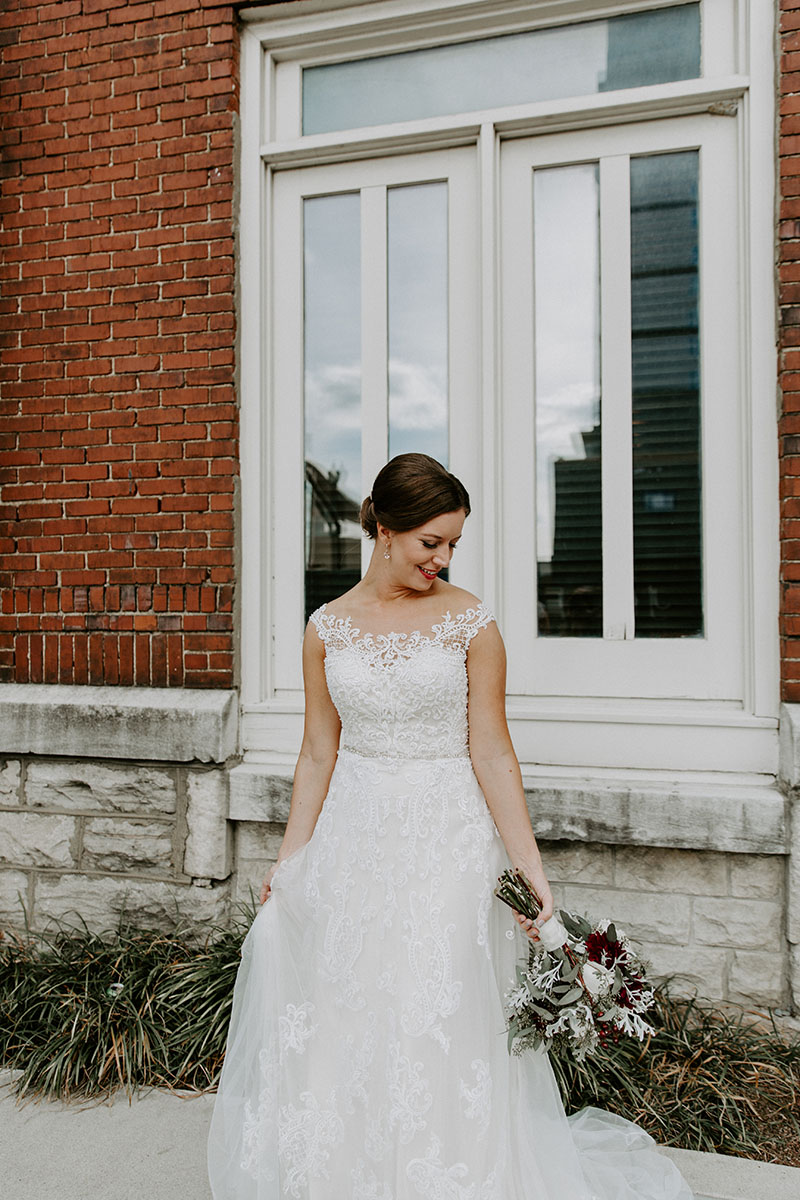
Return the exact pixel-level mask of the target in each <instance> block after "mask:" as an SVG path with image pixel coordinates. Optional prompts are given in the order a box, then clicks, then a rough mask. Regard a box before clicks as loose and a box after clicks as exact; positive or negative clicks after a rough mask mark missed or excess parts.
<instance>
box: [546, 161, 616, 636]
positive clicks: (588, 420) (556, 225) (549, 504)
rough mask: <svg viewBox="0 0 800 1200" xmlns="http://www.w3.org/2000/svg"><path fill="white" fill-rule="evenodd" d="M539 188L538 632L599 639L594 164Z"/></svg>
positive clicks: (558, 170) (557, 175)
mask: <svg viewBox="0 0 800 1200" xmlns="http://www.w3.org/2000/svg"><path fill="white" fill-rule="evenodd" d="M533 178H534V188H533V198H534V199H533V202H534V304H535V321H534V324H535V340H534V345H535V347H536V368H535V388H536V548H537V550H536V557H537V580H538V586H537V592H538V596H537V602H538V629H539V634H540V635H542V636H551V637H601V636H602V632H603V602H602V581H603V557H602V491H601V469H600V468H601V457H600V449H601V438H600V316H599V306H600V267H599V194H598V171H597V164H596V163H587V164H581V165H580V166H574V167H555V168H551V169H547V170H540V171H535V172H534V177H533Z"/></svg>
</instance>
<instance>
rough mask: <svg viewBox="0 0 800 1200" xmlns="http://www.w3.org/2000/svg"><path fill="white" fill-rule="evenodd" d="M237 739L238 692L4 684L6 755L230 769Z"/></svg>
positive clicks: (0, 692) (0, 716) (0, 688)
mask: <svg viewBox="0 0 800 1200" xmlns="http://www.w3.org/2000/svg"><path fill="white" fill-rule="evenodd" d="M237 737H238V697H237V693H236V692H233V691H210V690H209V691H205V690H201V689H199V688H194V689H191V688H133V687H75V686H66V685H65V686H61V685H55V684H40V683H34V684H29V683H7V684H2V685H0V753H5V754H45V755H53V754H58V755H69V756H73V757H76V758H121V759H125V758H133V759H144V760H149V761H162V762H192V761H197V762H224V760H225V759H226V758H228V757H229V756H230V755H231V754H234V753H235V752H236V749H237Z"/></svg>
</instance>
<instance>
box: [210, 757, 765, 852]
mask: <svg viewBox="0 0 800 1200" xmlns="http://www.w3.org/2000/svg"><path fill="white" fill-rule="evenodd" d="M524 782H525V794H526V796H527V799H528V808H529V810H530V813H531V819H532V821H533V827H534V829H535V830H536V834H537V837H540V838H542V839H543V840H544V841H579V842H594V843H597V842H600V843H606V844H609V845H616V846H626V845H627V846H664V847H667V848H670V849H679V850H722V851H728V852H729V853H731V852H732V853H740V854H786V853H787V850H788V834H787V817H786V800H785V798H784V796H783V795H782V793H781V792H780V791H779V790H778V788H777V787H767V786H763V787H754V786H752V785H744V784H742V785H737V784H736V783H735V782H732V783H731V784H728V785H724V786H723V785H720V784H706V785H699V784H693V785H691V786H689V785H678V784H676V785H674V786H672V787H669V786H665V785H658V784H652V785H648V786H641V785H640V786H637V787H632V786H631V785H630V784H628V783H624V782H622V781H618V782H615V781H613V780H611V781H609V780H602V781H601V780H590V779H586V780H577V781H570V782H568V783H567V782H564V781H562V780H557V781H555V780H552V779H550V780H547V779H531V778H527V779H525V781H524ZM230 789H231V790H230V810H229V816H230V819H231V820H232V821H270V822H275V821H285V820H286V819H287V817H288V815H289V801H290V799H291V794H292V781H291V779H290V778H289V777H287V776H284V775H279V774H277V773H276V769H275V767H274V766H268V765H265V764H263V763H242V764H241V765H240V766H237V767H234V769H233V770H232V771H231V774H230Z"/></svg>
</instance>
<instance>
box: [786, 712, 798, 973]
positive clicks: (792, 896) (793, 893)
mask: <svg viewBox="0 0 800 1200" xmlns="http://www.w3.org/2000/svg"><path fill="white" fill-rule="evenodd" d="M793 707H797V706H796V705H795V706H793ZM790 804H791V831H792V837H791V845H790V848H789V866H788V870H787V872H786V888H787V895H786V936H787V937H788V939H789V941H790V942H791V943H792V944H793V945H800V791H795V792H793V793H792V796H791V801H790ZM798 987H800V979H798Z"/></svg>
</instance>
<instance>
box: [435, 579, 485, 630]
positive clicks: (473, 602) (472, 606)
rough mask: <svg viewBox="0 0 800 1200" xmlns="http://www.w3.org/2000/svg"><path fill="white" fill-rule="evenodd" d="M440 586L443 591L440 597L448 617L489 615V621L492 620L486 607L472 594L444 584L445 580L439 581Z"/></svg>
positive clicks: (460, 588)
mask: <svg viewBox="0 0 800 1200" xmlns="http://www.w3.org/2000/svg"><path fill="white" fill-rule="evenodd" d="M441 586H442V589H443V590H442V592H441V593H440V595H441V598H442V601H443V602H444V608H445V609H446V610H447V613H448V614H449V616H451V617H453V618H454V619H455V618H457V617H463V618H474V617H476V616H479V617H481V618H483V617H484V616H485V614H487V613H489V620H493V619H494V615H493V614H492V613H491V612H490V610H489V608H488V606H487V605H486V604H484V602H483V600H481V599H480V597H479V596H476V595H475V593H474V592H470V591H467V589H466V588H462V587H457V586H456V584H453V583H446V582H445V580H442V581H441ZM443 611H444V609H443Z"/></svg>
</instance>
